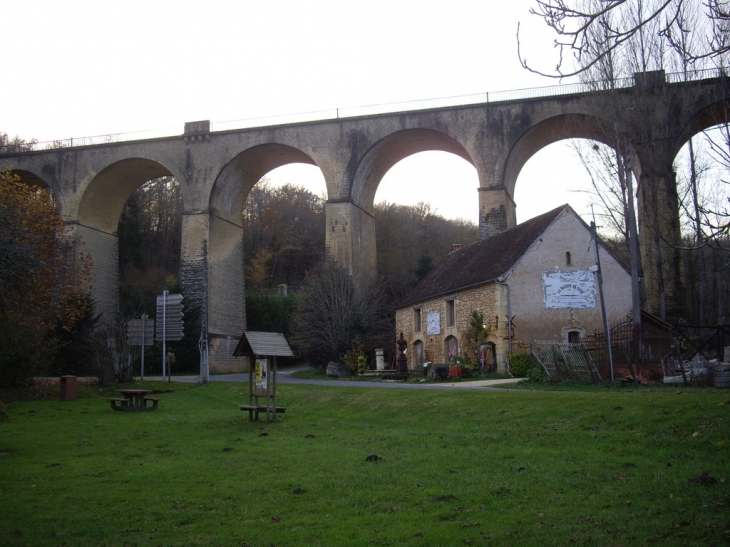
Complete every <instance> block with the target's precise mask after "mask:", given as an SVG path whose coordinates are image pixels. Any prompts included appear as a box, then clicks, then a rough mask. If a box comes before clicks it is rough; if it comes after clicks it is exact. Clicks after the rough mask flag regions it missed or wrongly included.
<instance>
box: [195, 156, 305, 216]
mask: <svg viewBox="0 0 730 547" xmlns="http://www.w3.org/2000/svg"><path fill="white" fill-rule="evenodd" d="M290 163H306V164H309V165H314V166H317V167H319V165H318V164H317V163H316V162H315V161H314V160H313V159H312V158H311V157H310V156H309V155H308V154H306V153H305V152H302V151H301V150H299V149H297V148H294V147H293V146H289V145H286V144H278V143H268V144H260V145H257V146H253V147H251V148H248V149H247V150H244V151H243V152H241V153H240V154H238V155H237V156H235V157H234V158H233V159H232V160H230V161H229V162H228V163H227V164H226V166H225V167H224V168H223V169H222V170H221V172H220V174H219V175H218V176H217V178H216V180H215V183H214V185H213V190H212V192H211V196H210V204H209V207H210V212H211V214H213V215H216V216H219V217H220V218H223V219H226V220H228V221H230V222H234V223H236V224H240V222H241V214H242V212H243V206H244V203H245V202H246V198H247V197H248V194H249V192H250V191H251V189H252V188H253V187H254V185H255V184H256V183H257V182H258V181H259V180H260V179H261V177H263V176H264V175H265V174H266V173H268V172H270V171H273V170H274V169H276V168H277V167H281V166H282V165H288V164H290Z"/></svg>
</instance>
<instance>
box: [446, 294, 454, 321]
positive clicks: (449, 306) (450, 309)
mask: <svg viewBox="0 0 730 547" xmlns="http://www.w3.org/2000/svg"><path fill="white" fill-rule="evenodd" d="M455 324H456V310H455V307H454V301H453V300H447V301H446V326H447V327H453V326H454V325H455Z"/></svg>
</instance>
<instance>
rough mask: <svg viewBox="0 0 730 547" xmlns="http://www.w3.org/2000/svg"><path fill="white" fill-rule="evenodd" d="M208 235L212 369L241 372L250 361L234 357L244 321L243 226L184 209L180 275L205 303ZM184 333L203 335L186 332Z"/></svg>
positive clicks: (196, 301)
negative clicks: (204, 259) (205, 265)
mask: <svg viewBox="0 0 730 547" xmlns="http://www.w3.org/2000/svg"><path fill="white" fill-rule="evenodd" d="M206 239H207V240H208V341H209V365H210V370H211V371H213V372H239V371H243V370H244V369H245V368H246V366H247V364H248V363H247V361H246V360H243V359H236V358H234V357H233V350H234V349H235V348H236V344H237V343H238V340H239V338H240V337H241V334H242V333H243V330H244V329H245V327H246V297H245V290H244V273H243V229H242V227H241V226H239V225H237V224H234V223H232V222H230V221H228V220H225V219H222V218H220V217H218V216H215V215H209V214H207V213H199V214H185V215H184V216H183V227H182V250H181V253H180V255H181V256H180V281H181V283H182V285H183V287H184V289H185V292H186V296H187V298H188V299H190V300H191V301H192V302H193V303H194V304H197V305H202V295H203V240H206ZM185 335H186V336H194V337H196V338H197V337H198V336H200V333H199V332H193V333H191V332H186V333H185Z"/></svg>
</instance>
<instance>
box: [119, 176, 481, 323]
mask: <svg viewBox="0 0 730 547" xmlns="http://www.w3.org/2000/svg"><path fill="white" fill-rule="evenodd" d="M324 205H325V201H324V199H323V198H322V197H320V196H317V195H315V194H314V193H312V192H310V191H309V190H307V189H305V188H303V187H300V186H294V185H291V184H286V185H284V186H280V187H274V186H272V185H271V184H270V183H269V181H267V180H266V179H263V180H262V181H261V182H259V183H258V184H257V185H256V186H255V187H254V188H253V190H252V191H251V193H250V194H249V196H248V199H247V200H246V204H245V207H244V210H243V216H242V219H243V233H244V249H245V251H244V252H245V259H244V260H245V271H246V287H247V290H248V291H249V292H252V293H267V292H271V291H272V290H274V289H276V287H277V286H278V285H279V284H282V283H286V284H287V285H289V286H290V287H291V288H292V289H293V290H294V291H295V292H296V290H297V287H298V286H299V285H300V284H301V283H302V282H303V280H304V278H305V276H306V273H307V272H308V271H310V270H312V269H313V268H314V267H316V266H317V265H318V264H319V263H321V262H322V260H323V259H324V249H325V208H324ZM181 214H182V198H181V195H180V190H179V185H178V184H177V182H176V181H175V180H174V179H172V178H170V177H162V178H159V179H155V180H152V181H150V182H148V183H146V184H145V185H143V186H142V187H141V188H139V189H138V190H137V191H136V192H135V193H134V194H133V195H132V196H131V197H130V198H129V200H128V201H127V204H126V206H125V208H124V211H123V213H122V217H121V220H120V222H119V232H118V234H119V274H120V285H121V300H122V311H123V312H124V313H130V312H131V313H134V312H139V310H145V311H146V312H147V313H151V312H152V311H153V310H152V309H150V308H149V307H148V306H149V305H152V304H150V303H153V302H154V297H155V296H156V295H157V294H158V293H159V291H161V290H162V287H163V286H164V284H165V282H166V280H169V278H170V277H177V275H178V271H179V268H180V241H181V226H182V225H181ZM375 217H376V234H377V253H378V254H377V261H378V270H379V274H380V283H381V284H382V285H383V286H385V287H386V288H387V290H388V293H389V295H390V296H391V297H392V298H394V299H397V298H400V297H401V296H403V295H404V294H406V293H407V292H408V291H409V290H410V289H411V288H413V286H415V284H416V283H417V282H418V280H420V279H421V278H423V276H424V275H425V274H426V273H428V271H429V270H430V269H431V267H433V266H434V265H435V264H436V263H437V262H438V261H440V260H441V258H442V257H443V256H444V255H446V254H447V253H448V252H450V251H451V244H452V243H461V244H462V245H468V244H469V243H473V242H475V241H476V240H477V238H478V230H477V226H476V225H475V224H473V223H469V222H466V221H462V220H448V219H445V218H443V217H442V216H440V215H438V214H436V213H435V212H434V211H433V209H432V207H431V205H430V204H425V203H419V204H418V205H415V206H407V205H396V204H392V203H385V202H383V203H379V204H377V205H376V206H375Z"/></svg>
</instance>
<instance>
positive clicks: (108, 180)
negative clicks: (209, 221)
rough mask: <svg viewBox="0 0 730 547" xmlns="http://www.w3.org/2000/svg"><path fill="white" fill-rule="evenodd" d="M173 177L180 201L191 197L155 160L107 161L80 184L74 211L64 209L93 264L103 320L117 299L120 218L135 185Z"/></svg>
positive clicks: (110, 314)
mask: <svg viewBox="0 0 730 547" xmlns="http://www.w3.org/2000/svg"><path fill="white" fill-rule="evenodd" d="M163 176H174V177H175V179H176V180H177V181H178V182H179V184H180V190H181V192H182V195H183V201H186V198H187V200H189V199H190V191H189V189H188V187H187V184H186V180H185V178H184V177H182V176H181V174H180V173H177V172H175V171H173V169H170V168H168V167H167V166H165V165H162V164H161V163H159V162H158V161H155V160H152V159H148V158H142V157H131V158H125V159H121V160H118V161H115V162H112V163H110V164H108V165H107V166H106V167H104V168H103V169H101V170H100V171H98V172H97V173H96V174H95V175H94V176H93V177H92V178H91V180H90V181H89V182H88V183H87V184H86V185H85V186H82V188H83V190H82V192H81V197H80V201H79V204H78V208H77V210H76V211H67V214H68V218H67V220H71V221H75V222H73V224H74V225H75V235H77V236H80V237H81V238H82V240H83V242H84V250H85V251H87V252H88V253H89V254H90V255H91V259H92V262H93V263H94V269H93V280H92V295H93V297H94V299H95V300H96V302H97V304H98V309H97V311H99V312H101V313H102V320H103V321H112V320H113V318H114V315H115V313H116V311H117V306H118V301H119V241H118V240H117V229H118V226H119V219H120V217H121V214H122V210H123V209H124V205H125V204H126V203H127V200H128V199H129V196H131V195H132V194H133V193H134V191H135V190H137V188H139V187H140V186H142V185H143V184H144V183H145V182H147V181H150V180H152V179H155V178H158V177H163Z"/></svg>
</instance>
